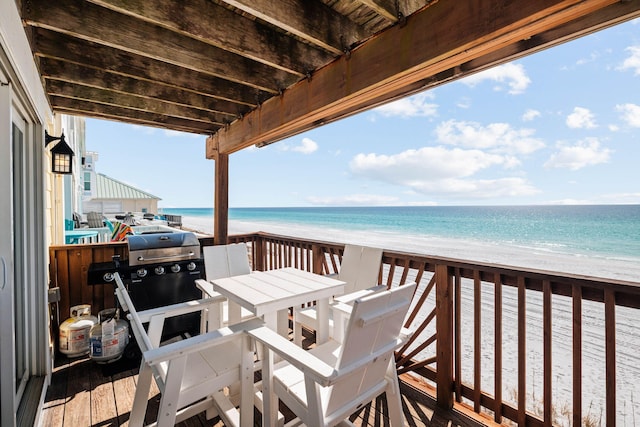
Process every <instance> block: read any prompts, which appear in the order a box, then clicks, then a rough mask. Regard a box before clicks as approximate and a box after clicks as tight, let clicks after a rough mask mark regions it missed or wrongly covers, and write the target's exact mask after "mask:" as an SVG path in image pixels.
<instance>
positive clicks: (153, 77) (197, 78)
mask: <svg viewBox="0 0 640 427" xmlns="http://www.w3.org/2000/svg"><path fill="white" fill-rule="evenodd" d="M33 37H34V50H35V52H36V55H37V56H43V57H47V58H52V59H57V60H62V61H65V62H71V63H74V64H80V65H83V66H86V67H90V68H94V69H102V70H105V71H107V72H112V73H117V74H121V75H123V76H127V77H131V78H137V79H141V80H148V81H151V82H159V83H162V84H166V85H169V86H173V87H176V88H183V89H186V90H190V91H193V92H196V93H200V94H203V95H208V96H214V97H216V98H219V99H224V100H229V101H233V102H237V103H242V104H246V105H248V106H255V105H256V104H257V103H258V102H261V101H263V100H264V99H266V98H268V97H269V96H270V95H272V94H275V93H276V92H265V91H260V90H257V89H254V88H251V87H248V86H245V85H241V84H238V83H234V82H231V81H229V80H226V79H222V78H219V77H213V76H210V75H206V74H202V73H198V72H195V71H192V70H189V69H184V68H181V67H178V66H176V65H173V64H167V63H165V62H162V61H158V60H154V59H150V58H147V57H145V56H140V55H136V54H132V53H129V52H123V51H121V50H118V49H114V48H112V47H107V46H103V45H99V44H95V43H91V42H86V41H85V42H81V41H79V40H77V39H75V38H73V37H70V36H67V35H64V34H59V33H56V32H53V31H51V30H47V29H43V28H36V29H35V31H34V34H33ZM55 77H63V76H55ZM71 78H72V77H71Z"/></svg>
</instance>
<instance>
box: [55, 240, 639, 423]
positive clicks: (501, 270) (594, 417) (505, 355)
mask: <svg viewBox="0 0 640 427" xmlns="http://www.w3.org/2000/svg"><path fill="white" fill-rule="evenodd" d="M229 240H230V241H231V242H246V243H247V245H248V248H249V251H250V252H249V253H250V256H251V259H252V264H253V268H254V269H255V270H269V269H274V268H279V267H286V266H292V267H296V268H300V269H303V270H307V271H314V272H317V273H323V274H329V273H334V272H337V271H338V268H339V265H340V260H341V257H342V251H343V249H344V245H343V244H338V243H331V242H322V241H309V240H303V239H297V238H291V237H286V236H277V235H271V234H265V233H256V234H248V235H236V236H230V237H229ZM201 243H202V244H203V245H208V244H212V243H213V241H212V239H201ZM92 246H104V245H86V246H83V245H74V246H72V247H70V246H64V247H62V246H60V247H54V248H52V249H51V256H52V266H55V267H52V276H51V277H52V282H55V283H57V284H58V285H61V284H62V282H64V281H65V280H67V281H69V290H68V291H63V292H62V295H63V299H64V298H65V296H66V295H68V297H69V298H70V301H69V302H68V304H67V306H68V305H74V304H78V303H81V302H83V301H84V300H83V301H80V300H78V298H81V299H84V298H87V301H86V302H89V301H93V302H94V304H96V295H97V298H98V299H99V298H100V295H103V296H104V297H105V300H106V295H107V294H108V293H109V292H111V290H110V289H109V290H106V289H102V290H97V289H96V290H95V291H93V292H88V291H86V290H83V289H84V287H83V285H85V286H86V268H87V267H88V265H89V264H90V263H91V262H93V261H92V259H91V258H94V259H95V262H97V261H99V260H100V261H102V260H108V259H110V256H111V252H117V251H122V250H123V247H122V246H110V245H107V246H106V247H104V248H96V249H92ZM124 251H125V252H126V246H124ZM65 252H66V255H65V254H64V253H65ZM121 255H122V256H123V258H125V257H126V254H124V253H122V254H121ZM76 269H77V271H76ZM83 272H84V273H83ZM83 275H84V279H83ZM83 280H84V283H83ZM413 281H415V282H416V283H417V284H418V288H417V291H416V294H415V295H414V302H413V304H412V308H411V311H410V313H409V316H408V318H407V322H406V326H407V327H409V328H411V329H412V330H414V331H415V332H414V334H413V336H412V339H411V341H410V342H408V343H407V344H406V345H404V346H403V347H402V348H401V349H400V350H399V351H398V353H397V357H396V360H397V368H398V370H399V373H402V374H406V375H410V376H412V377H413V379H414V381H416V380H417V381H419V382H422V383H423V384H424V388H425V390H426V389H433V388H435V390H436V398H437V402H438V405H440V406H441V407H443V408H451V407H452V406H454V403H455V404H456V405H465V406H467V407H468V408H470V409H471V410H473V411H475V412H477V413H479V414H480V413H482V414H485V415H488V416H491V417H493V419H494V420H495V421H496V422H504V421H507V420H511V421H513V422H517V423H518V424H519V425H525V424H526V425H532V426H545V425H552V424H554V425H555V424H561V425H574V426H578V425H585V424H589V423H591V424H593V425H599V424H605V423H606V425H615V423H616V421H617V422H618V423H620V424H624V423H625V422H626V423H628V424H632V423H633V421H634V420H635V418H634V417H636V416H637V417H640V409H637V408H635V406H634V405H636V403H635V402H634V398H635V399H638V398H640V397H639V396H638V395H636V396H635V397H634V395H633V390H634V387H635V389H636V391H637V390H638V388H637V387H638V385H637V384H636V382H637V381H636V378H635V374H634V372H636V373H637V372H638V370H639V369H640V368H638V365H640V363H638V362H640V348H638V346H640V332H637V329H638V328H637V324H638V323H634V322H637V321H638V320H640V310H639V309H640V283H635V282H625V281H619V280H609V279H597V278H589V277H583V276H576V275H569V274H561V273H554V272H547V271H538V270H532V269H523V268H515V267H507V266H500V265H492V264H478V263H472V262H466V261H463V260H457V259H449V258H442V257H432V256H427V255H420V254H415V253H405V252H395V251H385V252H384V255H383V268H382V269H381V271H380V283H385V284H386V285H387V287H392V286H402V285H403V284H405V283H410V282H413ZM78 286H79V287H80V290H77V289H75V288H76V287H78ZM72 288H73V289H72ZM89 298H90V299H89ZM111 298H112V296H111ZM102 304H106V303H105V302H103V303H102ZM98 306H99V304H98ZM634 319H635V321H634ZM621 340H623V342H625V345H627V346H629V345H631V346H635V347H633V349H635V350H636V352H635V353H633V351H631V354H625V355H624V356H625V357H629V358H631V361H630V362H628V361H625V360H623V359H624V358H623V357H622V356H621V346H620V345H618V346H616V343H617V342H618V343H619V342H620V341H621ZM621 360H622V362H621ZM618 364H620V365H621V366H618ZM622 365H624V366H622ZM627 369H629V370H630V371H631V372H630V373H625V370H627ZM629 375H631V377H629ZM583 378H586V379H587V381H583ZM583 397H585V398H587V399H585V401H583ZM639 419H640V418H639Z"/></svg>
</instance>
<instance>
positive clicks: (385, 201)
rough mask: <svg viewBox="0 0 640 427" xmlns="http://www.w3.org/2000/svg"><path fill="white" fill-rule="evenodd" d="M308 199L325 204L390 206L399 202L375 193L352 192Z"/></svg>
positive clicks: (315, 203) (393, 198) (314, 202)
mask: <svg viewBox="0 0 640 427" xmlns="http://www.w3.org/2000/svg"><path fill="white" fill-rule="evenodd" d="M307 201H309V202H310V203H312V204H314V205H323V206H385V205H387V206H388V205H391V204H397V203H398V198H397V197H393V196H380V195H375V194H352V195H348V196H338V197H307Z"/></svg>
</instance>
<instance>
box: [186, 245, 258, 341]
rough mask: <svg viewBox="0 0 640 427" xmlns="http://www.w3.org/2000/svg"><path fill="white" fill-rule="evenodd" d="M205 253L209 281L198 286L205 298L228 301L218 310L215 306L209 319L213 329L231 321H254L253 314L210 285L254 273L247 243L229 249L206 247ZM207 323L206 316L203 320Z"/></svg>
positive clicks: (223, 246)
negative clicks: (226, 278)
mask: <svg viewBox="0 0 640 427" xmlns="http://www.w3.org/2000/svg"><path fill="white" fill-rule="evenodd" d="M202 253H203V256H204V270H205V276H206V280H203V279H198V280H196V286H197V287H198V288H199V289H200V290H201V291H202V297H203V298H222V299H223V300H224V302H223V303H222V304H220V305H219V306H218V307H216V306H213V307H211V308H210V309H209V313H208V315H207V317H206V318H208V319H209V322H210V323H211V325H209V328H210V329H215V328H219V327H220V326H224V325H228V324H229V319H240V320H248V319H250V318H251V317H253V313H251V312H250V311H248V310H246V309H243V308H241V307H240V306H239V305H238V304H236V303H234V302H230V301H227V300H226V299H225V298H223V297H222V296H221V295H220V294H219V293H218V292H216V291H214V290H213V285H212V284H211V283H210V281H211V280H215V279H220V278H223V277H231V276H238V275H241V274H249V273H251V266H250V265H249V257H248V255H247V245H246V244H244V243H231V244H228V245H214V246H205V247H204V248H203V249H202ZM204 319H205V316H203V320H204ZM203 328H204V325H203ZM203 330H204V329H203Z"/></svg>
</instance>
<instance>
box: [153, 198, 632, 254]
mask: <svg viewBox="0 0 640 427" xmlns="http://www.w3.org/2000/svg"><path fill="white" fill-rule="evenodd" d="M162 212H163V213H170V214H177V215H183V216H191V217H207V218H212V217H213V209H211V208H164V209H162ZM229 220H230V221H234V220H237V221H247V222H259V223H269V224H274V225H281V226H282V225H287V224H289V225H294V226H297V227H305V226H308V227H314V228H318V227H322V228H330V229H333V230H347V231H350V232H353V231H362V232H370V233H393V234H400V235H402V234H404V235H407V236H413V237H422V238H429V237H435V238H446V239H460V240H466V241H474V242H478V243H489V244H499V245H510V246H515V247H520V248H529V249H534V250H536V251H539V252H549V253H561V254H569V255H581V256H589V257H598V258H601V257H602V258H607V259H619V260H625V261H640V205H580V206H546V205H545V206H419V207H303V208H231V209H229Z"/></svg>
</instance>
